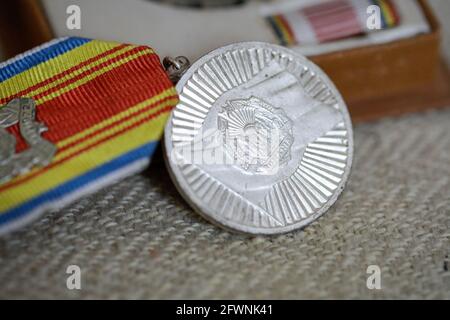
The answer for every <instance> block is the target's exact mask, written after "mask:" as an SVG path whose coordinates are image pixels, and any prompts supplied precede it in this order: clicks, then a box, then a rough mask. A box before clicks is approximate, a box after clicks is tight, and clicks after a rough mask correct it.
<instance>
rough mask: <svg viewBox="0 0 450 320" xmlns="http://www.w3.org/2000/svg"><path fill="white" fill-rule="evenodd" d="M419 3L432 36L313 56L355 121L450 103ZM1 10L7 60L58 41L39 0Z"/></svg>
mask: <svg viewBox="0 0 450 320" xmlns="http://www.w3.org/2000/svg"><path fill="white" fill-rule="evenodd" d="M419 3H420V5H421V7H422V9H423V11H424V14H425V16H426V18H427V19H428V22H429V24H430V27H431V32H430V33H428V34H423V35H418V36H416V37H413V38H409V39H403V40H399V41H396V42H391V43H386V44H380V45H372V46H366V47H363V48H355V49H349V50H343V51H339V52H334V53H328V54H322V55H317V56H314V57H312V60H314V61H315V62H316V63H317V64H318V65H319V66H321V67H322V69H324V71H325V72H327V74H328V75H329V76H330V78H331V79H332V80H333V81H334V82H335V84H336V86H337V87H338V89H339V90H340V91H341V93H342V94H343V96H344V99H345V100H346V102H347V104H348V106H349V109H350V112H351V114H352V119H353V120H354V121H365V120H372V119H377V118H380V117H383V116H388V115H396V114H402V113H406V112H414V111H419V110H424V109H429V108H437V107H443V106H446V105H450V75H449V72H448V69H447V67H446V65H445V63H443V62H442V60H441V56H440V38H441V30H440V25H439V23H438V21H437V19H436V17H435V16H434V14H433V12H432V10H431V9H430V7H429V6H428V4H427V2H426V0H419ZM0 6H1V10H0V43H1V46H2V49H3V51H4V53H5V54H6V56H7V57H12V56H14V55H16V54H19V53H21V52H24V51H26V50H28V49H30V48H32V47H34V46H37V45H39V44H41V43H43V42H46V41H48V40H50V39H52V38H53V33H52V31H51V26H50V25H49V23H48V21H47V19H46V17H45V12H44V10H43V9H42V7H41V5H40V2H39V1H38V0H15V1H7V2H5V3H2V4H1V5H0Z"/></svg>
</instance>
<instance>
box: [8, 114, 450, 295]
mask: <svg viewBox="0 0 450 320" xmlns="http://www.w3.org/2000/svg"><path fill="white" fill-rule="evenodd" d="M355 144H356V145H355V159H354V167H353V172H352V175H351V177H350V180H349V183H348V185H347V188H346V190H345V192H344V193H343V194H342V196H341V197H340V199H339V200H338V201H337V203H336V204H335V205H334V206H333V207H332V209H331V210H330V211H329V212H328V213H327V214H326V215H324V216H323V217H322V218H320V219H319V220H318V221H316V222H315V223H313V224H311V225H310V226H308V227H307V228H306V229H304V230H302V231H297V232H292V233H289V234H286V235H281V236H273V237H247V236H243V235H236V234H231V233H229V232H226V231H222V230H221V229H219V228H216V227H215V226H213V225H211V224H210V223H208V222H205V221H204V220H203V219H202V218H200V217H199V216H198V215H197V214H195V213H193V212H192V211H191V210H190V208H189V206H188V205H187V204H186V203H185V202H184V201H183V200H182V199H181V198H180V196H179V195H178V194H177V192H176V190H175V188H174V186H173V184H172V183H171V181H170V179H169V177H168V174H167V171H166V169H165V167H164V165H163V163H162V162H161V161H162V160H161V158H160V157H161V154H159V155H157V158H156V159H155V161H154V163H153V164H152V166H151V167H150V168H149V170H148V171H147V172H146V173H145V174H141V175H136V176H133V177H130V178H128V179H126V180H124V181H122V182H119V183H117V184H115V185H113V186H111V187H109V188H107V189H104V190H102V191H100V192H97V193H96V194H94V195H91V196H89V197H85V198H83V199H82V200H80V201H78V202H77V203H75V204H73V205H71V206H69V207H67V208H65V209H64V210H61V211H59V212H53V213H51V214H48V215H47V216H45V217H44V218H42V219H41V220H40V221H38V222H36V223H34V224H33V225H31V226H29V227H28V228H26V229H24V230H22V231H19V232H17V233H14V234H12V235H9V236H7V237H6V238H3V239H1V240H0V283H1V290H0V297H2V298H293V299H297V298H450V271H449V270H448V269H449V265H450V259H449V255H450V109H446V110H443V111H437V112H429V113H422V114H416V115H410V116H406V117H402V118H397V119H386V120H383V121H380V122H376V123H371V124H364V125H359V126H357V127H356V128H355ZM71 264H75V265H78V266H80V268H81V270H82V278H81V279H82V282H81V283H82V289H81V290H75V291H70V290H68V289H67V288H66V278H67V276H68V275H67V274H66V268H67V266H68V265H71ZM372 264H375V265H378V266H379V267H380V268H381V285H382V289H381V290H369V289H368V288H367V286H366V280H367V277H368V274H367V273H366V269H367V266H368V265H372Z"/></svg>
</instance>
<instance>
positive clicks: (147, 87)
mask: <svg viewBox="0 0 450 320" xmlns="http://www.w3.org/2000/svg"><path fill="white" fill-rule="evenodd" d="M16 97H29V98H33V99H34V100H35V101H36V110H37V111H36V118H37V120H38V121H39V122H43V123H44V124H45V125H46V126H47V127H48V131H47V132H45V133H43V137H44V138H45V139H47V140H49V141H50V142H52V143H53V144H54V145H56V147H57V153H56V155H55V157H54V159H53V160H52V162H51V163H50V164H49V165H48V166H46V167H41V168H38V167H36V168H33V169H32V170H31V171H30V172H28V173H26V174H23V175H20V176H18V177H16V178H14V179H13V180H11V181H9V182H7V183H5V184H1V185H0V234H1V233H4V232H6V231H10V230H12V229H16V228H18V227H19V226H22V225H24V224H25V223H26V222H28V221H31V220H32V219H34V218H36V217H37V216H38V215H39V214H41V213H42V212H44V211H45V210H47V209H53V208H58V207H61V206H62V205H65V204H67V203H69V202H71V201H73V200H74V199H77V198H78V197H80V196H81V195H83V194H86V193H89V192H92V191H94V190H96V189H98V188H100V187H103V186H105V185H108V184H110V183H111V182H113V181H115V180H117V179H119V178H122V177H125V176H127V175H129V174H132V173H135V172H136V171H139V170H141V169H143V168H144V167H145V166H146V165H147V164H148V163H149V160H150V156H151V155H152V153H153V151H154V149H155V147H156V145H157V142H158V140H159V138H160V136H161V134H162V131H163V127H164V124H165V122H166V119H167V117H168V114H169V112H170V110H171V108H172V107H173V106H174V105H176V103H177V102H178V97H177V94H176V90H175V88H174V87H173V85H172V83H171V82H170V80H169V79H168V78H167V76H166V74H165V71H164V69H163V68H162V67H161V64H160V61H159V57H158V56H157V55H156V54H155V52H154V51H153V50H152V49H151V48H149V47H145V46H133V45H127V44H119V43H113V42H103V41H96V40H89V39H83V38H62V39H57V40H54V41H52V42H49V43H47V44H45V45H43V46H41V47H39V48H36V49H34V50H31V51H29V52H27V53H25V54H23V55H20V56H18V57H16V58H13V59H11V60H9V61H7V62H5V63H3V64H0V105H4V104H6V103H8V102H9V101H10V100H11V99H13V98H16ZM7 130H8V131H9V132H10V133H12V134H14V135H15V137H16V139H17V147H16V152H21V151H23V150H24V149H25V148H26V147H27V146H26V143H25V141H24V140H23V138H22V137H21V135H20V132H19V131H20V130H19V127H18V125H14V126H12V127H10V128H8V129H7Z"/></svg>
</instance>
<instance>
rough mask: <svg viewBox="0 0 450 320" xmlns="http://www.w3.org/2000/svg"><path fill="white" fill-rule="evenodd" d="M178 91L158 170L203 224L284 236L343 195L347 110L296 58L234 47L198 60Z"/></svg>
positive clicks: (262, 47) (314, 70)
mask: <svg viewBox="0 0 450 320" xmlns="http://www.w3.org/2000/svg"><path fill="white" fill-rule="evenodd" d="M177 90H178V93H179V96H180V102H179V103H178V105H177V106H176V107H175V109H174V110H173V112H172V114H171V116H170V119H169V121H168V123H167V125H166V128H165V156H166V162H167V165H168V169H169V172H170V174H171V176H172V180H173V181H174V183H175V185H176V186H177V188H178V190H179V192H180V193H181V194H182V195H183V197H184V198H185V199H186V201H187V202H188V203H189V204H190V205H191V206H192V207H193V208H194V209H195V210H196V211H197V212H198V213H200V214H201V215H202V216H203V217H204V218H206V219H207V220H209V221H211V222H214V223H217V224H219V225H220V226H222V227H225V228H228V229H232V230H235V231H240V232H245V233H251V234H276V233H283V232H288V231H291V230H294V229H298V228H301V227H304V226H306V225H307V224H309V223H310V222H312V221H314V220H315V219H317V218H318V217H319V216H321V215H322V214H323V213H324V212H325V211H327V210H328V208H330V206H331V205H332V204H333V203H334V202H335V201H336V199H337V197H338V196H339V194H340V193H341V192H342V190H343V189H344V185H345V182H346V180H347V177H348V175H349V172H350V167H351V163H352V156H353V135H352V124H351V121H350V118H349V114H348V111H347V107H346V105H345V103H344V101H343V100H342V97H341V95H340V94H339V92H338V91H337V89H336V88H335V86H334V85H333V83H332V82H331V81H330V80H329V78H328V77H327V76H326V75H325V73H324V72H323V71H322V70H320V69H319V68H318V67H317V66H316V65H315V64H313V63H312V62H311V61H309V60H308V59H307V58H305V57H303V56H302V55H300V54H298V53H296V52H294V51H292V50H289V49H286V48H283V47H280V46H277V45H272V44H267V43H260V42H245V43H237V44H232V45H229V46H225V47H222V48H219V49H216V50H214V51H212V52H211V53H209V54H207V55H205V56H204V57H202V58H201V59H199V60H198V61H196V62H195V63H194V64H193V65H192V66H191V67H190V68H189V69H188V70H187V72H186V73H185V74H184V75H183V76H182V78H181V80H180V81H179V82H178V84H177Z"/></svg>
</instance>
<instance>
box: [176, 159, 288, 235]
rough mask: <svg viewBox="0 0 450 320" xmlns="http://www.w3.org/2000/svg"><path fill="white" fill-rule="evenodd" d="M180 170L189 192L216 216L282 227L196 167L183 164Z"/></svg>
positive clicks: (244, 222)
mask: <svg viewBox="0 0 450 320" xmlns="http://www.w3.org/2000/svg"><path fill="white" fill-rule="evenodd" d="M180 169H181V172H182V173H183V175H184V177H185V179H186V181H187V183H188V184H189V186H190V187H191V190H192V191H193V192H195V194H196V195H197V196H198V197H200V198H201V199H202V200H203V203H204V204H205V205H207V206H208V207H209V208H211V209H212V210H214V211H215V212H216V214H217V215H222V216H223V217H224V218H226V219H230V220H232V221H239V222H240V223H242V224H247V225H252V226H258V227H280V226H283V225H284V223H283V222H282V221H281V220H279V219H277V218H275V217H274V216H273V215H271V214H270V213H268V212H267V211H266V210H264V209H262V208H261V207H259V206H257V205H255V204H253V203H251V202H250V201H248V200H247V199H244V198H243V197H242V196H241V195H240V194H238V193H237V192H235V191H233V190H231V189H230V188H228V187H227V186H225V185H224V184H223V183H221V182H220V181H218V180H217V179H214V178H213V177H211V176H210V175H209V174H208V173H207V172H205V171H204V170H202V169H201V168H199V167H198V166H196V165H194V164H183V165H181V166H180Z"/></svg>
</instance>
